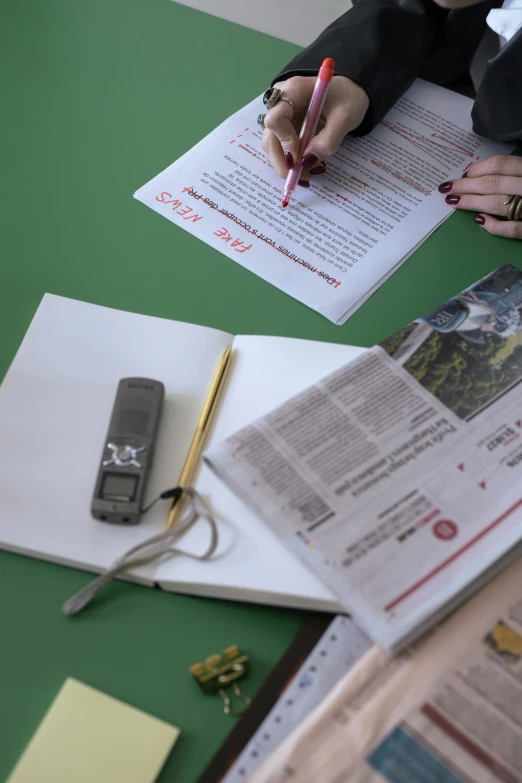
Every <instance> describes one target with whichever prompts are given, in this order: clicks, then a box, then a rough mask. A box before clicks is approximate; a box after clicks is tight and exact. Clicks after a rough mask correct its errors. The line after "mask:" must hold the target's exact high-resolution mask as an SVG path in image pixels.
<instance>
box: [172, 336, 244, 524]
mask: <svg viewBox="0 0 522 783" xmlns="http://www.w3.org/2000/svg"><path fill="white" fill-rule="evenodd" d="M231 357H232V346H231V345H229V346H228V348H226V350H225V352H224V354H223V356H222V357H221V361H220V362H219V365H218V368H217V370H216V373H215V375H214V378H213V380H212V385H211V387H210V390H209V393H208V395H207V399H206V400H205V405H204V406H203V410H202V412H201V416H200V417H199V421H198V425H197V427H196V431H195V433H194V437H193V438H192V442H191V444H190V446H189V450H188V452H187V456H186V458H185V462H184V463H183V467H182V468H181V473H180V475H179V479H178V487H189V486H190V485H191V484H192V480H193V478H194V474H195V472H196V468H197V466H198V463H199V458H200V457H201V452H202V451H203V445H204V443H205V438H206V436H207V432H208V430H209V427H210V424H211V422H212V417H213V415H214V412H215V410H216V407H217V403H218V400H219V398H220V395H221V392H222V390H223V386H224V385H225V378H226V375H227V372H228V369H229V367H230V359H231ZM182 507H183V498H180V500H178V501H174V502H173V504H172V507H171V509H170V511H169V515H168V518H167V530H170V528H171V527H172V526H173V525H175V524H176V522H177V520H178V517H179V515H180V513H181V509H182Z"/></svg>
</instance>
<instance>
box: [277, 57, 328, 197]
mask: <svg viewBox="0 0 522 783" xmlns="http://www.w3.org/2000/svg"><path fill="white" fill-rule="evenodd" d="M334 67H335V63H334V61H333V60H332V58H331V57H327V58H326V60H323V64H322V65H321V68H320V69H319V74H318V76H317V81H316V83H315V87H314V91H313V93H312V99H311V101H310V104H309V106H308V110H307V112H306V117H305V118H304V122H303V127H302V128H301V132H300V134H299V160H301V158H302V157H303V153H304V151H305V149H306V148H307V146H308V144H309V143H310V140H311V139H312V138H313V136H314V134H315V131H316V130H317V125H318V123H319V118H320V116H321V112H322V110H323V106H324V102H325V100H326V95H327V93H328V88H329V86H330V82H331V81H332V78H333V75H334ZM302 171H303V166H302V164H301V163H300V162H299V161H298V162H297V163H296V164H295V166H293V167H292V168H291V169H290V171H289V172H288V176H287V178H286V182H285V190H284V193H283V202H282V204H283V209H285V207H287V206H288V205H289V203H290V199H291V198H292V194H293V192H294V190H295V189H296V186H297V183H298V182H299V180H300V178H301V173H302Z"/></svg>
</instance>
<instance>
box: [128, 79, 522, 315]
mask: <svg viewBox="0 0 522 783" xmlns="http://www.w3.org/2000/svg"><path fill="white" fill-rule="evenodd" d="M471 106H472V101H471V100H470V99H469V98H465V97H463V96H461V95H458V94H456V93H453V92H450V91H449V90H446V89H444V88H442V87H438V86H436V85H433V84H430V83H428V82H424V81H422V80H417V81H416V82H415V83H414V84H413V86H412V87H410V89H409V90H408V91H407V92H406V93H405V95H404V96H403V97H402V98H401V99H400V100H399V101H398V103H397V104H396V105H395V107H394V108H393V109H392V110H391V111H390V112H388V114H387V115H386V117H385V118H384V120H383V121H382V122H381V123H380V124H379V125H378V127H377V128H375V130H374V131H373V132H372V133H371V134H369V135H368V136H366V137H360V138H351V137H349V138H347V139H345V141H344V142H343V145H342V146H341V149H340V150H339V152H338V153H337V154H336V155H334V156H333V157H332V158H331V159H330V160H329V161H328V165H327V172H326V174H325V175H323V176H321V177H315V178H313V179H312V186H311V188H310V189H309V190H308V191H305V190H304V189H302V188H298V189H297V191H296V193H295V197H294V200H293V201H292V203H291V205H290V207H289V208H288V209H286V210H283V209H282V208H281V194H282V185H283V181H282V180H281V179H279V178H278V177H277V175H276V174H275V173H274V171H273V169H272V168H271V167H270V165H269V164H268V162H267V161H266V159H265V156H264V154H263V152H262V149H261V136H262V134H261V131H260V129H259V126H258V125H257V124H256V117H257V115H258V114H259V113H260V112H262V111H263V104H262V102H261V100H260V99H256V100H255V101H252V103H250V104H249V105H248V106H246V107H244V108H243V109H241V110H240V111H238V112H237V113H236V114H234V115H233V116H232V117H230V118H229V119H228V120H226V121H225V122H224V123H222V124H221V125H220V126H219V127H218V128H217V129H216V130H214V131H213V132H212V133H211V134H210V135H209V136H207V137H206V139H204V140H203V141H201V142H199V143H198V144H197V145H196V146H195V147H194V148H193V149H192V150H190V151H189V152H188V153H186V154H185V155H184V156H183V157H181V158H180V159H179V160H178V161H176V162H175V163H173V164H172V165H171V166H169V168H167V169H166V170H165V171H163V172H162V173H161V174H159V175H158V176H157V177H155V178H154V179H153V180H151V181H150V182H149V183H148V184H146V185H144V186H143V187H142V188H140V189H139V190H138V191H137V192H136V194H135V197H136V198H137V199H138V200H139V201H142V202H143V203H144V204H146V205H147V206H149V207H151V208H152V209H154V210H155V211H156V212H158V213H159V214H161V215H164V216H165V217H167V218H168V219H169V220H171V221H172V222H173V223H176V224H177V225H179V226H182V227H183V228H184V229H185V230H187V231H190V232H191V233H193V234H195V235H196V236H197V237H199V238H200V239H202V240H203V241H204V242H206V243H208V244H209V245H211V246H212V247H214V248H216V249H217V250H220V251H221V252H222V253H223V254H224V255H226V256H228V257H229V258H232V259H233V260H234V261H236V262H237V263H239V264H241V265H242V266H244V267H246V268H247V269H250V270H251V271H253V272H255V273H256V274H257V275H259V276H260V277H262V278H263V279H264V280H267V281H268V282H270V283H272V284H273V285H275V286H277V287H278V288H280V289H281V290H283V291H285V292H286V293H288V294H290V295H291V296H293V297H294V298H295V299H298V300H299V301H301V302H303V303H304V304H306V305H308V306H309V307H311V308H313V309H314V310H317V311H318V312H319V313H322V314H323V315H324V316H326V317H327V318H328V319H329V320H331V321H333V322H334V323H338V324H342V323H344V321H345V320H346V319H347V318H348V317H349V316H350V315H351V314H352V313H353V312H354V311H355V310H356V309H357V307H359V306H360V305H361V304H362V303H363V302H364V301H365V299H366V298H367V297H368V296H369V295H370V294H371V293H372V292H373V291H375V290H376V288H377V287H378V286H379V285H381V283H382V282H383V281H384V280H385V279H386V278H387V277H388V276H389V275H390V274H391V273H392V272H393V271H394V270H395V269H396V268H397V266H398V265H399V264H400V263H401V262H402V261H403V260H404V259H405V258H406V257H407V256H408V255H409V254H410V253H411V251H412V250H413V249H414V248H415V247H416V246H417V245H418V244H419V243H420V242H421V241H422V240H423V239H425V238H426V237H427V236H428V235H429V234H430V233H431V232H432V231H433V230H434V229H435V228H436V227H437V226H438V225H439V224H440V223H441V221H442V220H444V219H445V218H446V217H448V215H450V214H451V212H452V208H451V207H449V206H448V205H447V204H446V203H445V201H444V196H443V195H441V194H440V193H439V192H438V191H437V186H438V185H439V184H440V183H441V182H443V181H445V180H451V179H454V178H456V177H460V176H461V175H462V173H463V172H464V171H465V170H466V169H467V168H469V166H470V165H471V164H472V163H473V162H476V161H477V160H479V159H484V158H486V157H489V156H491V155H493V154H497V153H507V152H509V151H511V149H512V147H510V146H508V145H503V144H498V143H495V142H491V141H487V140H484V139H480V138H479V137H478V136H476V135H475V134H473V132H472V129H471V127H472V126H471V114H470V113H471Z"/></svg>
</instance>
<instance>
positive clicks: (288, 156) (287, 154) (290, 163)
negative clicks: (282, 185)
mask: <svg viewBox="0 0 522 783" xmlns="http://www.w3.org/2000/svg"><path fill="white" fill-rule="evenodd" d="M285 160H286V165H287V166H288V169H289V170H290V169H293V167H294V156H293V155H292V153H291V152H290V150H285Z"/></svg>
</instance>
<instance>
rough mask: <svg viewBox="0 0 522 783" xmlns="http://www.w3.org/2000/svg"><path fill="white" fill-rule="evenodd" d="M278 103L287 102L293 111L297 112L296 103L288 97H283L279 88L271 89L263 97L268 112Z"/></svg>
mask: <svg viewBox="0 0 522 783" xmlns="http://www.w3.org/2000/svg"><path fill="white" fill-rule="evenodd" d="M278 101H285V103H288V104H290V106H291V107H292V110H293V111H294V112H295V103H294V102H293V100H292V99H291V98H287V97H286V95H283V93H282V91H281V90H280V89H279V87H269V88H268V90H266V91H265V93H264V95H263V103H264V104H265V106H266V109H267V111H270V109H273V107H274V106H275V105H276V103H277V102H278Z"/></svg>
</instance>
